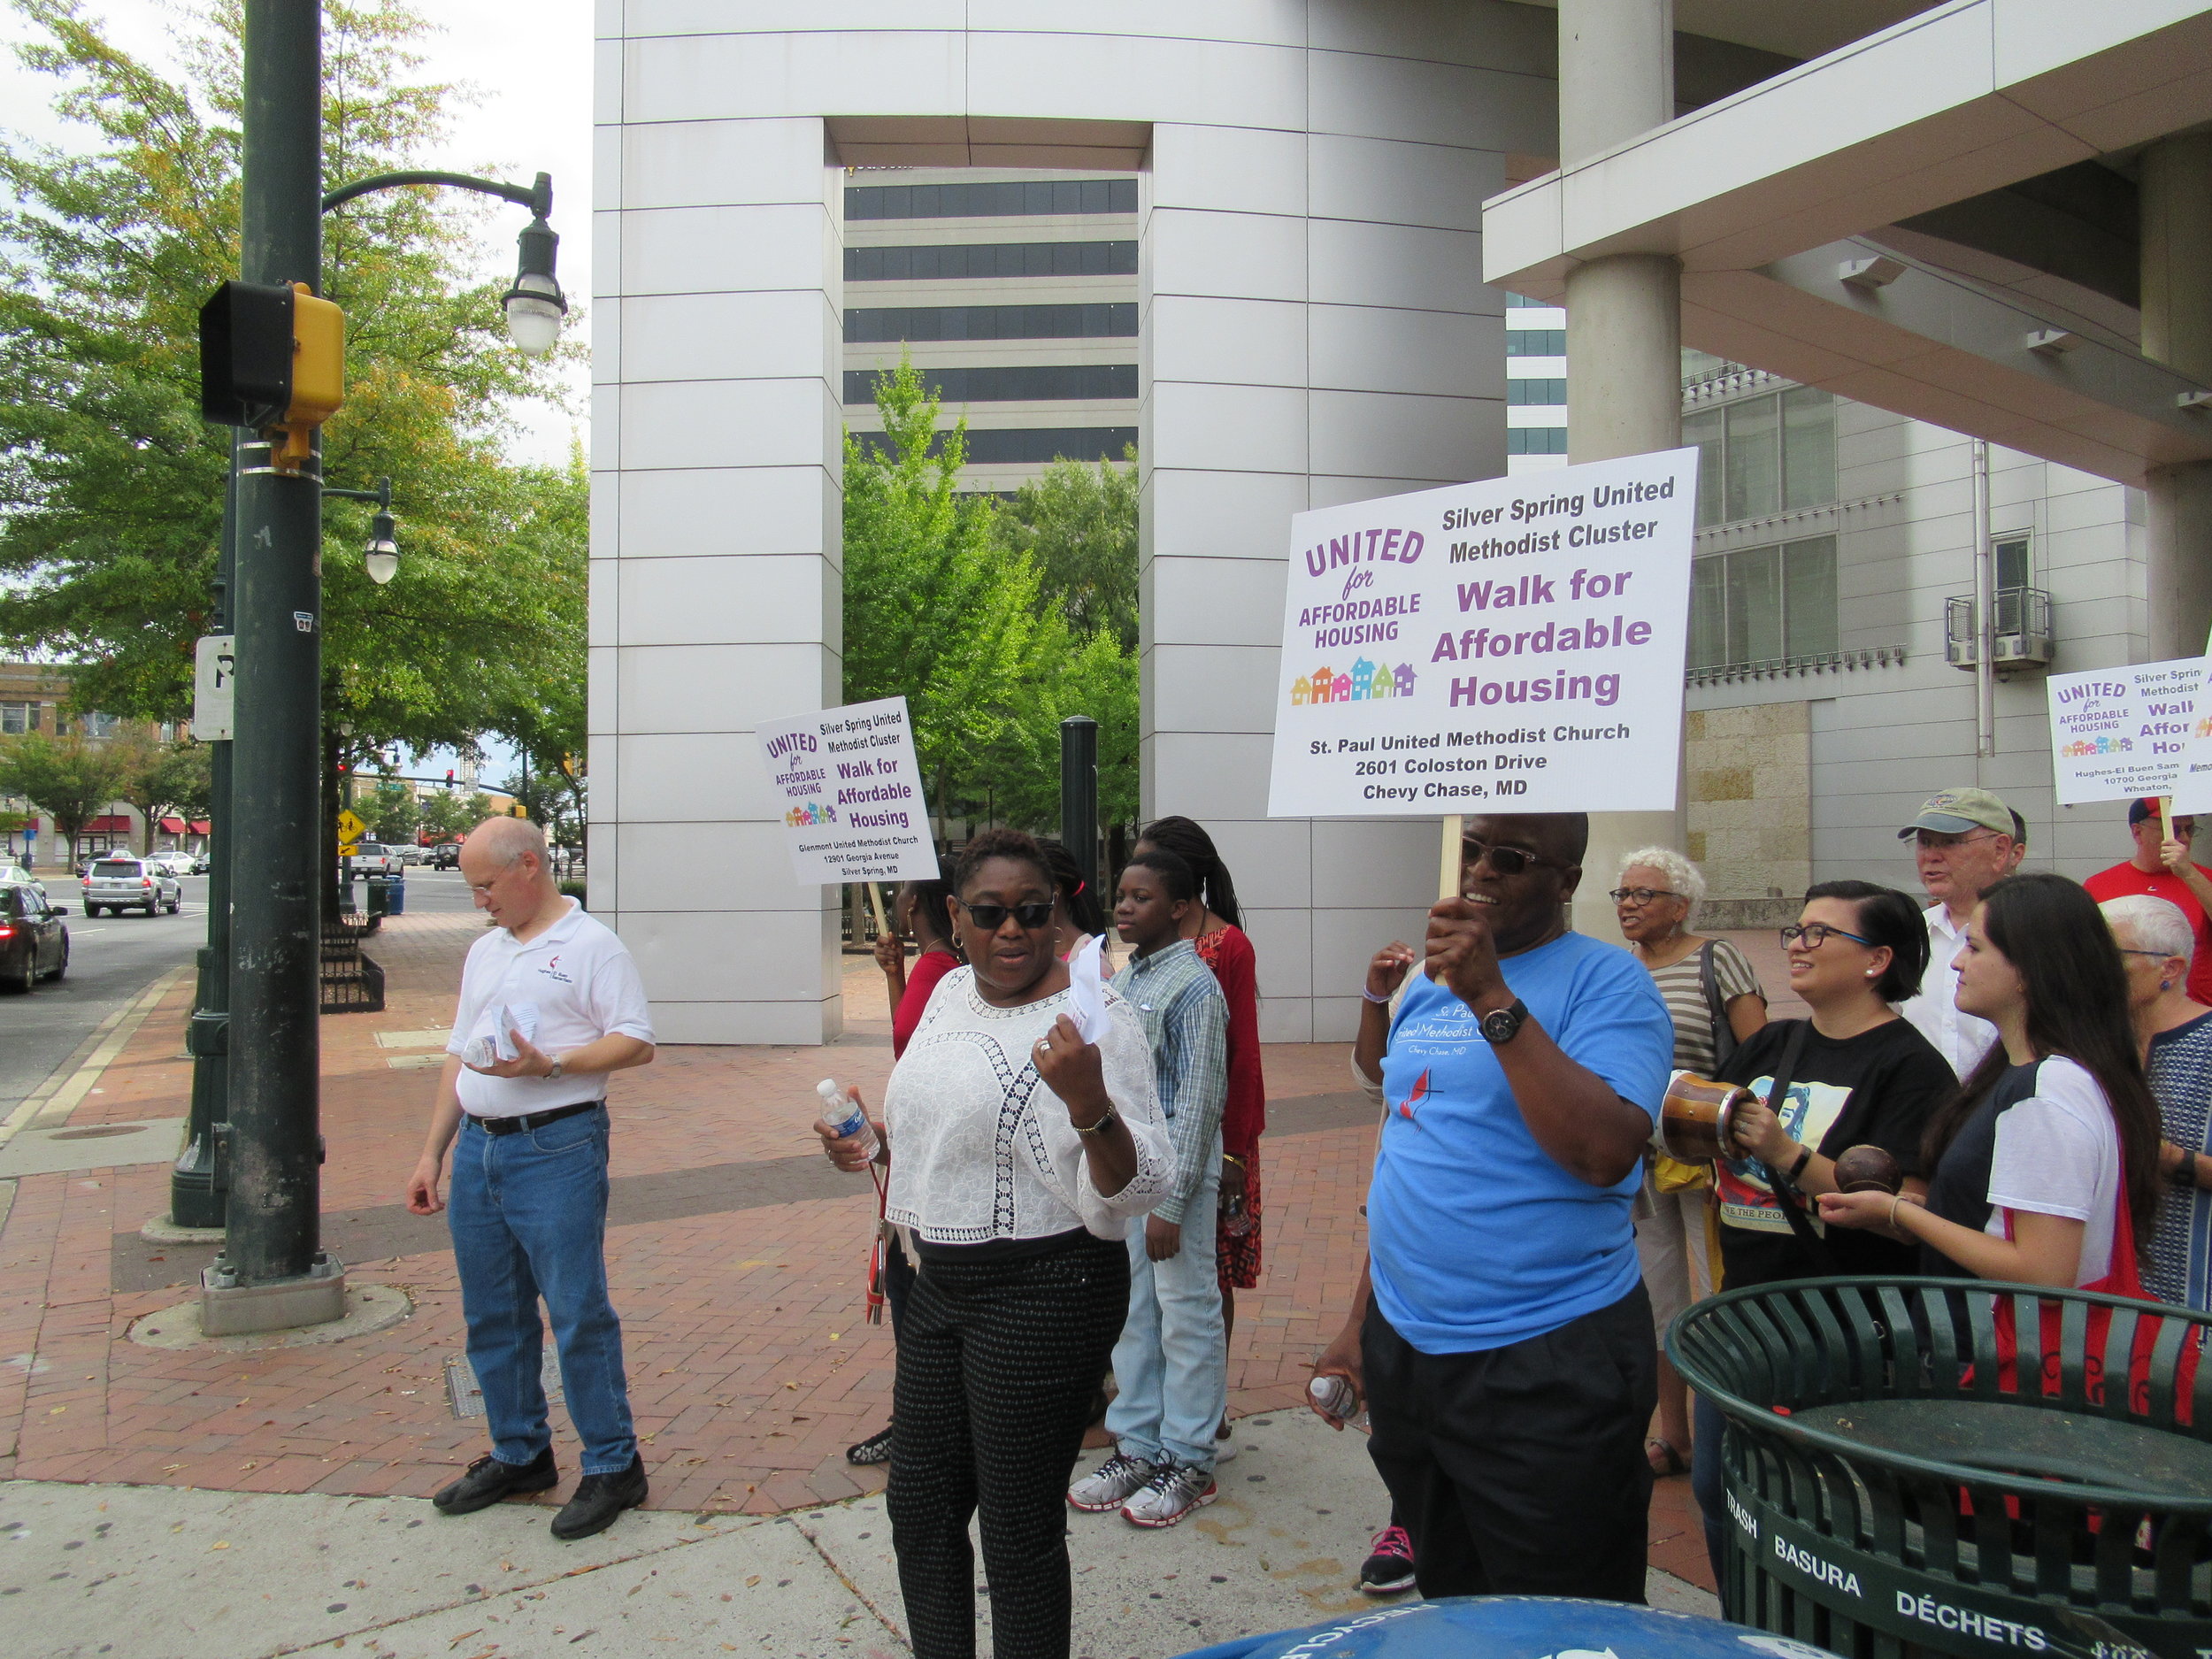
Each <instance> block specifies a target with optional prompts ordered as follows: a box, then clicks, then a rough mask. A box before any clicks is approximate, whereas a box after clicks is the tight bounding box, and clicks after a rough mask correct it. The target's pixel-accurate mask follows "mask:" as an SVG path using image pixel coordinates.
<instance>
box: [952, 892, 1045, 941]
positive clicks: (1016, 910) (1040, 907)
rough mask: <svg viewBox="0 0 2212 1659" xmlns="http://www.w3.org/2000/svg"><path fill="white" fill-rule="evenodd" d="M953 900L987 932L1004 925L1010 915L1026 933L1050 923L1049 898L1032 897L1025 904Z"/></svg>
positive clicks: (994, 931)
mask: <svg viewBox="0 0 2212 1659" xmlns="http://www.w3.org/2000/svg"><path fill="white" fill-rule="evenodd" d="M953 902H954V903H955V904H957V905H958V906H959V907H960V908H961V909H962V910H965V911H967V913H968V919H969V920H970V921H972V922H973V923H974V924H975V925H976V926H978V927H980V928H981V929H982V930H983V931H984V932H985V933H996V932H998V930H999V929H1000V928H1002V927H1003V926H1006V918H1008V917H1012V918H1014V920H1015V921H1016V922H1017V923H1018V924H1019V925H1020V926H1021V927H1022V928H1023V930H1024V931H1025V932H1027V933H1035V932H1036V931H1037V930H1038V929H1039V928H1041V927H1049V926H1051V925H1052V901H1051V900H1050V899H1032V900H1031V901H1030V902H1028V903H1026V904H971V903H969V902H967V900H965V899H955V900H954V901H953Z"/></svg>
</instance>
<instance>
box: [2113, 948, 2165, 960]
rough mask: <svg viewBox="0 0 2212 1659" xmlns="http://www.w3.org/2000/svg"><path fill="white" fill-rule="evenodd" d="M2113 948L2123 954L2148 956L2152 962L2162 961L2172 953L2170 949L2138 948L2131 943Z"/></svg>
mask: <svg viewBox="0 0 2212 1659" xmlns="http://www.w3.org/2000/svg"><path fill="white" fill-rule="evenodd" d="M2113 949H2116V950H2117V951H2118V952H2119V953H2120V954H2121V955H2122V956H2148V957H2149V958H2150V959H2151V960H2152V961H2153V962H2164V961H2165V960H2167V958H2169V957H2170V956H2173V954H2174V953H2173V952H2172V951H2170V950H2138V949H2136V948H2135V947H2134V946H2132V945H2115V946H2114V947H2113Z"/></svg>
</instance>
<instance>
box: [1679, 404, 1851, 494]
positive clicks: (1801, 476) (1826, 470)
mask: <svg viewBox="0 0 2212 1659" xmlns="http://www.w3.org/2000/svg"><path fill="white" fill-rule="evenodd" d="M1682 442H1684V443H1685V444H1686V445H1694V447H1695V448H1696V449H1697V451H1698V488H1697V521H1698V523H1699V524H1700V525H1701V526H1702V525H1714V524H1732V523H1735V522H1737V521H1738V520H1740V519H1744V518H1767V517H1769V516H1770V515H1771V514H1774V513H1778V512H1786V511H1795V510H1796V509H1798V508H1801V507H1824V506H1826V505H1828V504H1829V503H1831V502H1832V501H1834V500H1835V498H1836V407H1835V399H1834V398H1832V396H1829V395H1828V394H1827V393H1826V392H1824V391H1822V390H1820V389H1819V388H1817V387H1811V386H1797V387H1792V388H1790V389H1789V390H1787V391H1785V392H1770V393H1767V394H1766V395H1765V396H1760V397H1744V398H1739V399H1738V400H1737V401H1735V402H1734V403H1723V404H1720V405H1718V406H1717V407H1715V408H1711V409H1700V410H1697V411H1693V412H1692V413H1690V414H1687V415H1685V416H1684V417H1683V418H1682Z"/></svg>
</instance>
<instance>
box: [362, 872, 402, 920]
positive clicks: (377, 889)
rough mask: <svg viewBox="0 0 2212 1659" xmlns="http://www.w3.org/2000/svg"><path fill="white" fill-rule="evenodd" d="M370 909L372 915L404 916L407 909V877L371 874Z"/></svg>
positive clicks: (369, 886) (369, 879)
mask: <svg viewBox="0 0 2212 1659" xmlns="http://www.w3.org/2000/svg"><path fill="white" fill-rule="evenodd" d="M367 882H368V888H369V906H368V911H369V914H370V915H371V916H402V915H404V914H405V913H406V910H407V878H406V877H404V876H370V877H368V878H367Z"/></svg>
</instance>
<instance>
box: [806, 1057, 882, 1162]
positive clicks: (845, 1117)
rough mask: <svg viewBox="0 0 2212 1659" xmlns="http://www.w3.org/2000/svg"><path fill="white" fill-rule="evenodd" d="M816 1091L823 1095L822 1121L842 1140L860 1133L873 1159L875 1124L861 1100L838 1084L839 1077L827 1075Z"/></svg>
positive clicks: (874, 1151) (863, 1143)
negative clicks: (869, 1118) (872, 1122)
mask: <svg viewBox="0 0 2212 1659" xmlns="http://www.w3.org/2000/svg"><path fill="white" fill-rule="evenodd" d="M814 1092H815V1093H816V1094H819V1095H820V1096H821V1097H822V1121H823V1122H825V1123H826V1124H827V1125H829V1126H830V1127H831V1128H833V1129H834V1130H836V1131H837V1135H838V1139H840V1140H843V1139H845V1138H847V1137H848V1136H851V1135H858V1136H859V1137H860V1138H861V1141H860V1143H861V1145H862V1146H864V1148H867V1152H868V1156H869V1158H870V1159H871V1160H873V1158H874V1157H875V1156H876V1131H875V1125H872V1124H871V1123H870V1122H869V1121H868V1114H867V1113H866V1112H864V1111H862V1110H860V1102H858V1101H856V1100H855V1099H853V1097H852V1096H851V1095H849V1094H846V1093H845V1091H844V1090H843V1089H841V1088H840V1087H838V1086H837V1079H835V1078H833V1077H826V1078H824V1079H822V1080H821V1081H820V1082H819V1083H817V1084H816V1085H815V1086H814Z"/></svg>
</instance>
